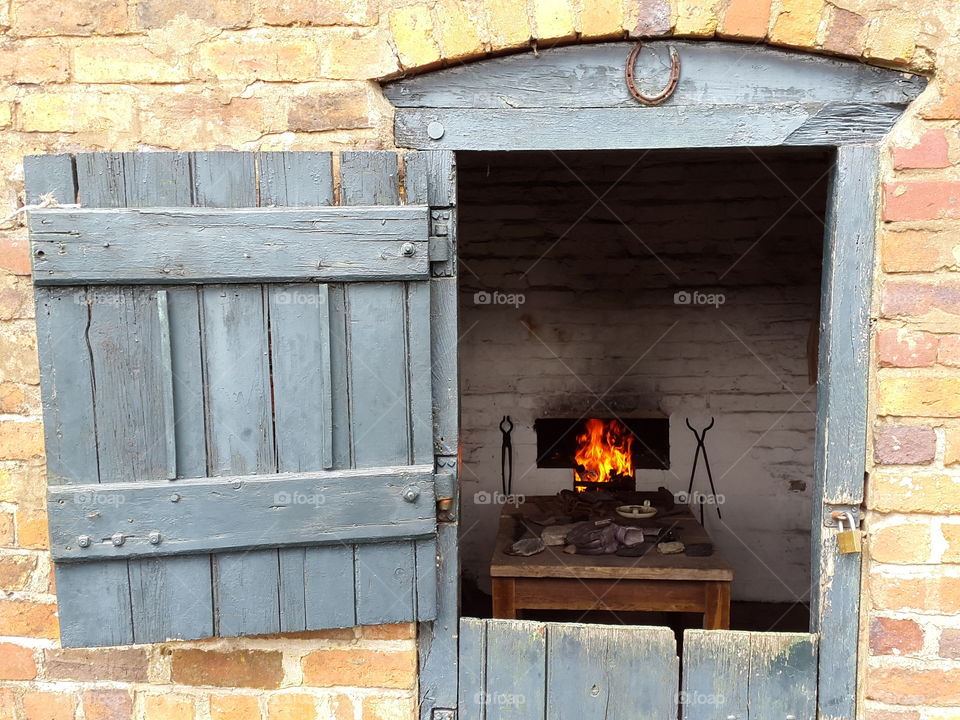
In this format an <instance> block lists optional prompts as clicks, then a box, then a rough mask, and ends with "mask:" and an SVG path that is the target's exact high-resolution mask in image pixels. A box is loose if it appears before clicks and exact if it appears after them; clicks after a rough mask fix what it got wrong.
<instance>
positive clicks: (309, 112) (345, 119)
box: [287, 90, 370, 132]
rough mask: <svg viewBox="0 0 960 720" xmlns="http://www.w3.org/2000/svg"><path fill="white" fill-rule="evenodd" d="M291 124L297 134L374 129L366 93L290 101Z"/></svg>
mask: <svg viewBox="0 0 960 720" xmlns="http://www.w3.org/2000/svg"><path fill="white" fill-rule="evenodd" d="M287 123H288V125H289V127H290V129H291V130H293V131H295V132H318V131H322V130H338V129H339V130H350V129H356V128H365V127H370V113H369V102H368V98H367V95H366V93H365V92H364V91H363V90H361V91H359V92H333V93H322V94H321V93H314V94H310V95H300V96H295V97H292V98H290V109H289V111H288V115H287Z"/></svg>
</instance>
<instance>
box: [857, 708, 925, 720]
mask: <svg viewBox="0 0 960 720" xmlns="http://www.w3.org/2000/svg"><path fill="white" fill-rule="evenodd" d="M864 711H865V712H866V720H920V713H918V712H917V711H916V710H881V709H878V708H872V707H867V708H865V710H864Z"/></svg>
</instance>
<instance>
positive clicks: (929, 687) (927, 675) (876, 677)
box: [867, 667, 960, 706]
mask: <svg viewBox="0 0 960 720" xmlns="http://www.w3.org/2000/svg"><path fill="white" fill-rule="evenodd" d="M867 697H868V698H870V699H872V700H879V701H881V702H886V703H891V704H894V705H907V706H917V705H960V669H950V670H933V669H929V670H928V669H923V670H921V669H915V668H907V667H890V668H888V667H871V668H869V669H868V670H867Z"/></svg>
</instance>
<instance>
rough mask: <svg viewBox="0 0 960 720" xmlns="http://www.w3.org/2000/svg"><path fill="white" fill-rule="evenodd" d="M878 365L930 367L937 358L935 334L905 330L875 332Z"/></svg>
mask: <svg viewBox="0 0 960 720" xmlns="http://www.w3.org/2000/svg"><path fill="white" fill-rule="evenodd" d="M877 358H878V360H879V363H880V367H930V366H931V365H933V364H934V363H935V362H936V360H937V336H936V335H931V334H930V333H922V332H909V331H905V330H883V331H882V332H880V333H877Z"/></svg>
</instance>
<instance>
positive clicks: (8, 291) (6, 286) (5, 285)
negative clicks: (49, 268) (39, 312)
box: [0, 275, 34, 320]
mask: <svg viewBox="0 0 960 720" xmlns="http://www.w3.org/2000/svg"><path fill="white" fill-rule="evenodd" d="M33 315H34V313H33V287H32V285H31V283H30V281H29V280H27V279H26V278H23V277H18V276H17V275H0V320H23V319H29V318H32V317H33Z"/></svg>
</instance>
